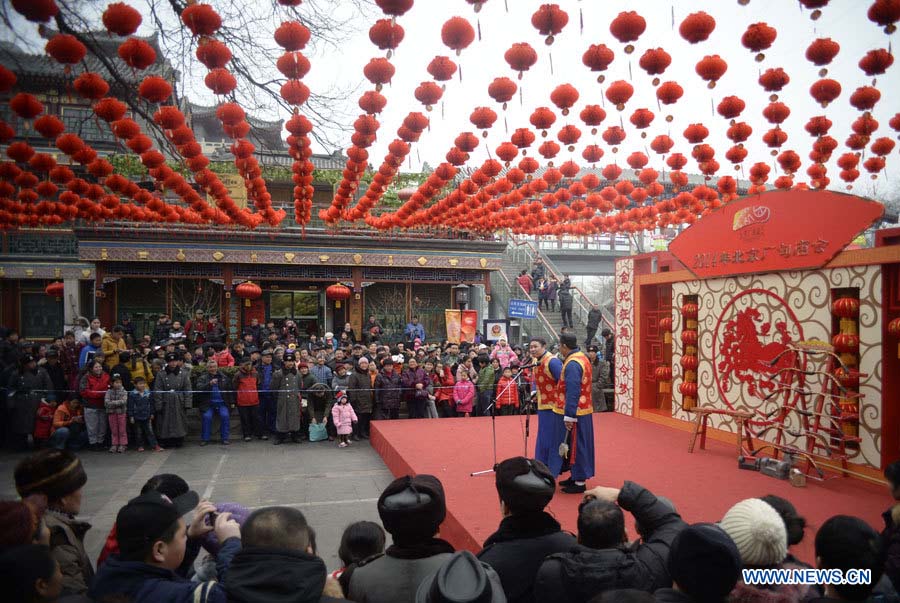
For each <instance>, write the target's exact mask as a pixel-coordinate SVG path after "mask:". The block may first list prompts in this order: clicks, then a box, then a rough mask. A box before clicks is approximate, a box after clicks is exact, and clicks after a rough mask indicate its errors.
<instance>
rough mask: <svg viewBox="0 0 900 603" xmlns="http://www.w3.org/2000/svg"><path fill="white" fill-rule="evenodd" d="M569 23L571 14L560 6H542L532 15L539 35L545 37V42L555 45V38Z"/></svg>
mask: <svg viewBox="0 0 900 603" xmlns="http://www.w3.org/2000/svg"><path fill="white" fill-rule="evenodd" d="M568 22H569V14H568V13H567V12H566V11H564V10H562V9H561V8H560V7H559V5H558V4H542V5H541V6H540V7H539V8H538V9H537V10H536V11H534V14H533V15H531V24H532V25H533V26H534V28H535V29H537V30H538V33H539V34H541V35H542V36H545V39H544V42H546V44H547V45H548V46H549V45H550V44H553V40H554V36H555V35H556V34H558V33H559V32H561V31H562V30H563V28H564V27H565V26H566V24H567V23H568Z"/></svg>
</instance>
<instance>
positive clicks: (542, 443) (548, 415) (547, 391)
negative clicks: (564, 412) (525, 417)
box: [528, 337, 562, 465]
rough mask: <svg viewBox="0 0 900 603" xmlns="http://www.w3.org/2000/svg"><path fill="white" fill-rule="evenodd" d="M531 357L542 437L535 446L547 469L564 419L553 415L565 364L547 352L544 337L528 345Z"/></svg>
mask: <svg viewBox="0 0 900 603" xmlns="http://www.w3.org/2000/svg"><path fill="white" fill-rule="evenodd" d="M528 353H529V354H531V357H532V358H534V361H535V363H537V366H536V367H534V372H533V375H534V377H533V379H532V381H531V387H532V391H534V392H537V417H538V433H537V441H536V442H535V448H534V458H536V459H537V460H539V461H541V462H542V463H544V464H545V465H549V464H550V457H551V456H553V455H554V454H556V449H557V448H558V445H557V446H554V443H553V442H554V438H555V437H556V431H557V427H556V424H557V423H559V424H560V425H561V424H562V422H561V418H562V417H560V416H558V415H557V414H556V413H554V412H553V408H554V407H555V406H556V405H557V402H556V399H557V396H558V394H559V385H558V384H559V377H560V375H561V374H562V361H560V359H559V358H557V357H556V356H554V355H553V354H551V353H549V352H548V351H547V342H546V341H544V339H543V338H541V337H533V338H532V339H531V342H530V343H529V344H528Z"/></svg>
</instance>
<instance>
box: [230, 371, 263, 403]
mask: <svg viewBox="0 0 900 603" xmlns="http://www.w3.org/2000/svg"><path fill="white" fill-rule="evenodd" d="M256 380H257V377H256V371H255V370H251V371H250V372H249V373H245V372H243V371H238V372H237V373H235V375H234V380H233V381H232V386H233V387H234V389H235V391H236V393H235V398H236V399H237V405H238V406H259V392H257V391H256V389H257V388H256Z"/></svg>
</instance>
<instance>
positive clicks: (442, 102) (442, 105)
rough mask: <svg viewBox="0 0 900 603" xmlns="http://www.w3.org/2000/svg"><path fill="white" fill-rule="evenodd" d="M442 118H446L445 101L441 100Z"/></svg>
mask: <svg viewBox="0 0 900 603" xmlns="http://www.w3.org/2000/svg"><path fill="white" fill-rule="evenodd" d="M441 119H442V120H443V119H444V101H441Z"/></svg>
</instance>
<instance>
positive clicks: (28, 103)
mask: <svg viewBox="0 0 900 603" xmlns="http://www.w3.org/2000/svg"><path fill="white" fill-rule="evenodd" d="M9 108H10V109H12V110H13V113H15V114H16V115H18V116H19V117H21V118H22V119H34V118H35V117H37V116H38V115H40V114H41V113H43V111H44V105H43V104H42V103H41V102H40V101H39V100H38V99H36V98H35V97H34V96H32V95H30V94H28V93H25V92H20V93H18V94H17V95H15V96H14V97H12V98H11V99H10V101H9Z"/></svg>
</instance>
